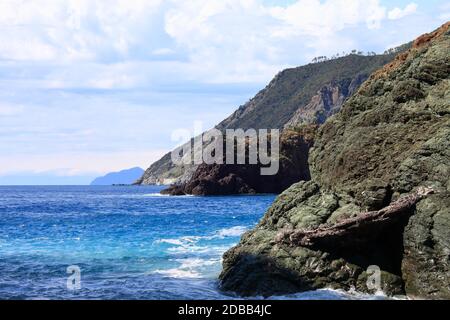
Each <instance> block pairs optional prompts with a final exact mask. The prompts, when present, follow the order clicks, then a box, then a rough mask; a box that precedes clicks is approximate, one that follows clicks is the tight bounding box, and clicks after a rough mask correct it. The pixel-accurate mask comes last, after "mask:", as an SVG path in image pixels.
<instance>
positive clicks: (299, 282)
mask: <svg viewBox="0 0 450 320" xmlns="http://www.w3.org/2000/svg"><path fill="white" fill-rule="evenodd" d="M449 52H450V23H447V24H445V25H443V26H442V27H441V28H439V29H438V30H436V31H435V32H433V33H430V34H427V35H424V36H422V37H420V38H418V39H417V40H416V41H415V42H414V44H413V47H412V48H411V49H410V50H409V51H407V52H406V53H403V54H401V55H399V56H398V57H397V58H396V59H395V60H394V61H393V62H392V63H390V64H388V65H386V66H385V67H384V68H382V69H381V70H379V71H377V72H375V73H374V74H373V75H372V76H371V77H370V79H369V80H368V81H366V82H365V83H364V84H363V85H362V87H361V88H360V90H359V91H358V93H357V94H355V95H354V96H353V97H352V98H350V99H349V100H348V101H347V102H346V103H345V104H344V106H343V108H342V110H341V111H340V112H339V113H338V114H337V115H335V116H334V117H332V118H330V119H329V120H327V121H326V122H325V124H324V125H323V126H322V127H321V128H320V129H319V131H318V133H317V135H316V138H315V143H314V147H313V148H312V150H311V152H310V158H309V164H310V172H311V177H312V180H311V181H309V182H304V181H303V182H299V183H297V184H294V185H293V186H291V187H290V188H289V189H288V190H286V191H285V192H284V193H282V194H281V195H280V196H279V197H278V198H277V199H276V201H275V202H274V204H273V205H272V207H271V208H270V209H269V210H268V212H267V213H266V214H265V216H264V218H263V219H262V220H261V222H260V223H259V224H258V226H257V227H256V228H255V229H254V230H252V231H249V232H247V233H246V234H244V236H243V237H242V239H241V241H240V243H239V244H238V245H237V246H236V247H234V248H232V249H231V250H229V251H228V252H226V253H225V255H224V262H223V271H222V273H221V275H220V279H221V286H222V288H223V290H230V291H235V292H237V293H239V294H241V295H257V294H262V295H266V296H267V295H273V294H283V293H290V292H296V291H303V290H310V289H318V288H325V287H331V288H338V289H345V290H349V289H351V288H356V289H357V290H360V291H364V292H373V290H375V289H374V288H372V287H371V286H368V285H367V280H368V277H369V275H370V274H368V272H367V270H368V267H370V266H373V265H376V266H377V267H379V269H380V270H381V287H380V288H379V289H381V290H383V291H384V292H385V293H386V294H390V295H394V294H404V293H406V294H407V295H408V296H410V297H419V298H446V299H449V298H450V231H449V230H450V203H449V201H450V200H449V199H450V103H449V101H450V56H449V54H448V53H449ZM424 187H425V188H432V189H433V190H434V194H432V195H428V196H427V197H426V198H424V199H422V200H420V199H418V202H417V203H416V204H415V205H412V206H411V207H408V208H407V210H406V211H404V212H403V214H402V215H401V216H399V217H398V219H397V220H396V221H392V223H387V224H381V225H380V224H377V225H376V226H377V227H376V228H368V229H364V230H362V229H363V228H362V227H361V229H358V228H359V225H356V226H355V230H354V231H356V232H357V233H358V232H359V231H361V232H359V233H358V236H357V237H350V238H345V237H336V238H334V239H333V241H326V242H325V243H316V244H315V245H312V246H311V245H309V244H308V243H305V242H301V241H299V242H298V243H296V244H295V245H293V243H292V242H285V241H280V237H281V238H283V235H292V234H295V233H297V234H301V232H304V231H305V230H308V231H309V232H314V230H316V231H317V230H321V229H322V230H323V229H324V228H333V226H334V227H339V226H340V225H341V224H342V223H343V222H344V224H343V225H345V221H353V220H352V218H353V219H356V220H358V217H359V218H361V217H363V216H364V214H365V213H366V212H367V211H377V210H382V209H383V208H389V207H388V206H389V205H391V206H392V205H394V204H396V203H397V202H396V201H397V200H399V199H401V198H403V197H405V196H412V195H414V194H415V192H417V191H418V190H419V189H420V188H424ZM363 225H364V224H362V226H363ZM380 226H382V227H380ZM375 230H376V232H375ZM352 232H353V231H352ZM301 239H303V238H301ZM281 240H282V239H281ZM358 240H361V241H358Z"/></svg>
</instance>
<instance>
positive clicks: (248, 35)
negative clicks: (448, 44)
mask: <svg viewBox="0 0 450 320" xmlns="http://www.w3.org/2000/svg"><path fill="white" fill-rule="evenodd" d="M448 20H450V3H449V2H448V1H446V0H431V1H430V0H429V1H416V0H413V1H409V0H397V1H384V0H380V1H378V0H322V1H319V0H280V1H277V0H190V1H185V0H165V1H162V0H94V1H93V0H67V1H62V0H61V1H58V0H32V1H27V0H0V184H4V185H5V184H6V185H7V184H88V183H89V182H90V181H91V180H92V179H93V178H95V177H96V176H98V175H102V174H104V173H107V172H110V171H118V170H121V169H125V168H130V167H134V166H140V167H142V168H144V169H145V168H147V167H148V166H149V165H150V164H151V163H152V162H153V161H155V160H157V159H158V158H159V157H160V156H161V155H163V154H164V153H165V152H168V151H170V150H171V149H172V148H173V147H174V146H176V145H178V144H179V143H180V141H172V139H171V134H172V133H173V132H174V131H175V130H178V129H188V130H191V131H192V130H193V126H194V122H196V121H201V122H202V123H203V127H204V129H208V128H211V127H213V126H214V125H215V124H216V123H218V122H220V121H221V120H222V119H224V118H225V117H227V116H228V115H229V114H231V113H232V112H233V111H234V110H235V109H236V108H237V107H239V106H240V105H242V104H244V103H245V102H246V101H247V100H248V99H250V98H251V97H252V96H253V95H254V94H255V93H257V92H258V91H259V90H260V89H262V88H263V87H264V86H265V85H266V84H267V83H268V82H269V81H270V80H271V79H272V78H273V76H274V75H275V74H276V73H278V72H279V71H280V70H282V69H284V68H288V67H293V66H299V65H303V64H306V63H309V62H310V61H311V59H312V58H313V57H316V56H322V55H327V56H331V55H333V54H334V53H337V52H342V51H347V52H349V51H351V50H352V49H357V50H362V51H365V52H366V51H375V52H383V51H384V50H385V49H387V48H391V47H395V46H397V45H400V44H403V43H406V42H408V41H411V40H413V39H414V38H416V37H417V36H418V35H420V34H422V33H425V32H430V31H432V30H434V29H436V28H437V27H439V26H440V25H441V24H443V23H444V22H446V21H448Z"/></svg>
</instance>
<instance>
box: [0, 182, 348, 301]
mask: <svg viewBox="0 0 450 320" xmlns="http://www.w3.org/2000/svg"><path fill="white" fill-rule="evenodd" d="M160 189H161V187H155V186H148V187H104V186H64V187H61V186H49V187H42V186H39V187H38V186H36V187H31V186H27V187H0V299H224V298H225V299H226V298H234V297H233V296H230V295H229V294H226V293H223V292H220V290H219V289H218V285H217V276H218V274H219V273H220V270H221V256H222V254H223V252H225V251H226V250H227V249H228V248H230V247H231V246H233V245H234V244H236V243H237V242H238V241H239V238H240V235H241V234H242V233H243V232H244V231H245V230H247V229H249V228H251V227H253V226H254V225H255V224H256V223H257V222H258V220H259V219H260V218H261V217H262V215H263V214H264V212H265V211H266V209H267V208H268V207H269V206H270V204H271V203H272V202H273V200H274V198H275V196H273V195H260V196H234V197H230V196H227V197H191V196H185V197H169V196H160V195H159V193H158V192H159V191H160ZM68 266H77V267H78V268H79V269H80V272H81V273H80V279H81V282H80V289H78V290H69V289H68V288H67V278H68V276H69V274H68V273H67V267H68ZM291 297H292V298H297V299H309V298H321V299H334V298H342V297H344V295H343V294H341V293H338V292H334V291H327V290H325V291H315V292H309V293H303V294H299V295H295V296H291Z"/></svg>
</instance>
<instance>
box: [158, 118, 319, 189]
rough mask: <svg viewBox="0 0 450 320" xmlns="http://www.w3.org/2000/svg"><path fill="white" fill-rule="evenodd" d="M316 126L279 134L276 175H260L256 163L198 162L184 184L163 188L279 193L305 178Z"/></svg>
mask: <svg viewBox="0 0 450 320" xmlns="http://www.w3.org/2000/svg"><path fill="white" fill-rule="evenodd" d="M316 130H317V126H315V125H308V126H302V127H301V128H296V129H295V130H294V129H286V130H285V131H284V132H283V134H282V135H281V137H280V158H279V171H278V174H276V175H273V176H264V175H261V172H260V169H261V166H260V165H249V164H246V165H238V164H234V165H229V164H212V165H208V164H202V165H200V166H199V167H198V168H197V170H196V171H195V172H194V174H193V175H192V177H191V178H190V179H189V180H188V181H186V182H185V183H179V184H176V185H173V186H171V187H169V188H168V189H166V190H163V191H162V193H163V194H171V195H184V194H193V195H227V194H254V193H280V192H282V191H283V190H285V189H287V188H288V187H289V186H290V185H292V184H293V183H295V182H297V181H300V180H309V179H310V173H309V168H308V155H309V149H310V148H311V146H312V143H313V141H314V134H315V132H316Z"/></svg>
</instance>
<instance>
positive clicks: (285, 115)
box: [136, 54, 395, 184]
mask: <svg viewBox="0 0 450 320" xmlns="http://www.w3.org/2000/svg"><path fill="white" fill-rule="evenodd" d="M394 57H395V55H394V54H386V55H376V56H362V55H349V56H346V57H342V58H339V59H335V60H330V61H325V62H320V63H314V64H308V65H306V66H302V67H298V68H291V69H286V70H284V71H282V72H280V73H279V74H278V75H277V76H276V77H275V78H274V79H273V80H272V81H271V82H270V83H269V84H268V85H267V87H266V88H264V89H263V90H261V91H260V92H259V93H258V94H257V95H256V96H255V97H254V98H252V99H251V100H250V101H248V102H247V103H246V104H244V105H242V106H240V107H239V108H238V109H237V110H236V111H235V112H234V113H233V114H232V115H230V116H229V117H228V118H227V119H225V120H224V121H222V122H221V123H219V124H218V125H217V126H216V127H217V128H218V129H219V130H225V129H245V130H246V129H249V128H254V129H283V128H285V127H296V126H298V125H301V124H304V123H322V122H324V120H325V119H326V118H327V117H328V116H330V115H332V114H334V113H336V112H337V111H338V110H339V109H340V107H341V106H342V104H343V102H344V101H345V99H346V98H347V97H349V96H350V95H351V94H353V93H354V92H355V91H356V90H357V89H358V87H359V86H360V85H361V84H362V82H364V80H366V79H367V78H368V77H369V75H370V74H371V73H372V72H373V71H375V70H376V69H378V68H380V67H381V66H383V65H384V64H386V63H388V62H389V61H391V60H392V59H393V58H394ZM196 169H197V166H194V165H184V166H176V165H174V164H173V163H172V162H171V157H170V153H168V154H166V155H165V156H164V157H163V158H161V159H160V160H158V161H157V162H155V163H153V164H152V165H151V166H150V167H149V168H148V169H147V170H146V172H145V173H144V175H143V176H142V177H141V178H140V179H139V180H138V181H137V182H136V183H137V184H171V183H177V184H179V183H182V182H187V181H189V179H190V178H191V177H192V175H193V174H194V172H195V171H196ZM200 170H202V171H204V168H203V167H202V168H201V169H200ZM226 170H229V168H227V169H226ZM199 174H200V172H199ZM199 174H198V175H199ZM198 175H197V176H198Z"/></svg>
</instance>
